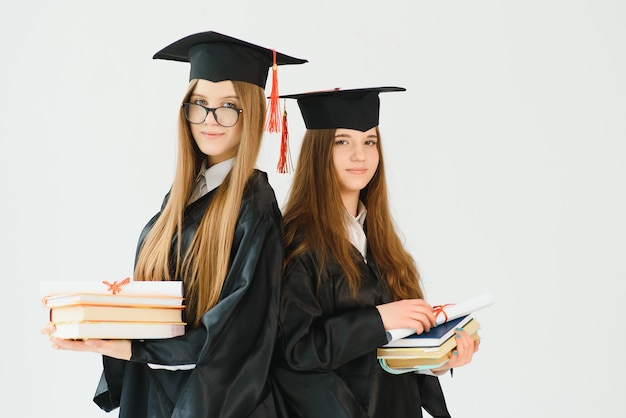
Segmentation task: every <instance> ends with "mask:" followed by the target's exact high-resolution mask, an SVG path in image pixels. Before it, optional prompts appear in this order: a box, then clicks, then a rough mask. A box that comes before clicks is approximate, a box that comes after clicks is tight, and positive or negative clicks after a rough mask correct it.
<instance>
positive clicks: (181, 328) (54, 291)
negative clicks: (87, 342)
mask: <svg viewBox="0 0 626 418" xmlns="http://www.w3.org/2000/svg"><path fill="white" fill-rule="evenodd" d="M182 292H183V291H182V282H177V281H171V282H166V281H140V282H139V281H137V282H136V281H132V280H130V278H126V279H124V280H121V281H113V282H109V281H102V282H78V281H76V282H72V281H47V282H41V283H40V295H41V298H42V299H41V300H42V304H43V306H44V308H47V309H48V310H49V317H50V322H52V323H53V324H55V327H56V330H55V331H54V333H53V334H52V335H53V336H57V337H61V338H107V339H116V338H123V339H127V338H130V339H147V338H171V337H176V336H179V335H183V334H184V333H185V323H184V322H183V321H182V314H183V309H184V305H183V301H184V298H183V293H182Z"/></svg>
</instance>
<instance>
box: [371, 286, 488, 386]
mask: <svg viewBox="0 0 626 418" xmlns="http://www.w3.org/2000/svg"><path fill="white" fill-rule="evenodd" d="M492 303H493V297H492V295H491V294H490V293H486V294H483V295H480V296H477V297H474V298H471V299H467V300H464V301H462V302H459V303H448V304H444V305H435V306H433V312H434V313H435V318H436V322H437V326H435V327H432V328H431V329H430V330H429V331H428V332H423V333H421V334H417V333H416V332H415V330H414V329H411V328H401V329H393V330H388V331H387V338H388V341H389V342H388V343H387V344H385V345H383V346H382V347H379V348H378V351H377V357H378V360H379V362H380V365H381V367H382V368H383V370H385V371H387V372H389V373H392V374H402V373H409V372H415V371H417V370H423V369H434V368H438V367H441V366H443V365H445V363H447V362H448V360H449V359H450V356H451V353H452V351H453V350H454V349H455V348H456V338H455V334H456V330H457V329H462V330H463V331H465V332H467V333H468V334H469V335H470V336H471V337H472V339H478V338H479V336H478V330H479V328H480V324H479V323H478V320H477V319H476V318H474V312H475V311H477V310H479V309H482V308H485V307H487V306H489V305H491V304H492Z"/></svg>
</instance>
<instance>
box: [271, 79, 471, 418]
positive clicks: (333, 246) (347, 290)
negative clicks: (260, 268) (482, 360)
mask: <svg viewBox="0 0 626 418" xmlns="http://www.w3.org/2000/svg"><path fill="white" fill-rule="evenodd" d="M402 90H404V89H403V88H397V87H381V88H368V89H355V90H338V91H322V92H315V93H308V94H300V95H289V96H282V97H287V98H295V99H297V100H298V105H299V107H300V110H301V112H302V116H303V118H304V121H305V125H306V127H307V131H306V133H305V135H304V138H303V142H302V148H301V151H300V156H299V159H298V165H297V167H296V172H295V177H294V181H293V184H292V186H291V190H290V194H289V197H288V200H287V204H286V207H285V209H284V211H283V219H284V225H285V234H284V235H285V246H286V254H285V257H286V259H285V277H284V282H283V292H282V296H281V312H280V329H281V343H280V344H279V346H278V349H277V353H276V362H275V367H274V368H273V374H274V378H275V380H276V384H277V387H278V388H279V390H278V391H277V393H280V395H279V396H278V397H279V398H280V400H281V401H280V405H281V412H282V414H283V415H284V416H285V417H289V418H295V417H322V416H328V417H331V416H332V417H333V418H342V417H345V418H348V417H349V418H354V417H421V416H422V408H425V409H426V410H427V411H428V412H429V413H430V414H431V415H432V416H434V417H448V416H449V413H448V410H447V407H446V403H445V399H444V396H443V393H442V391H441V387H440V385H439V381H438V378H437V377H436V375H437V374H443V373H445V372H446V371H447V370H449V369H450V368H452V367H460V366H462V365H464V364H466V363H468V362H470V361H471V359H472V355H473V353H474V351H475V350H477V348H478V346H477V345H475V344H474V342H473V341H472V339H471V337H470V336H469V335H467V333H465V332H459V338H458V341H457V342H458V344H457V349H456V352H455V354H454V355H453V357H452V358H451V359H450V360H449V361H448V363H447V364H446V365H445V367H442V368H440V369H438V370H434V371H432V372H423V373H421V374H415V373H408V374H401V375H393V374H390V373H388V372H386V371H384V370H383V369H382V368H381V367H380V365H379V364H378V360H377V357H376V350H377V348H378V347H380V346H382V345H384V344H386V343H387V342H388V340H387V333H386V330H389V329H394V328H409V327H410V328H413V329H415V330H416V332H417V333H422V332H424V331H426V330H428V329H430V327H431V326H434V325H435V316H434V314H433V310H432V307H431V306H430V305H429V304H428V303H426V302H425V301H424V293H423V291H422V288H421V285H420V276H419V272H418V269H417V267H416V264H415V262H414V260H413V258H412V257H411V255H410V254H409V253H408V252H407V251H406V250H405V248H404V246H403V244H402V242H401V240H400V238H399V237H398V234H397V232H396V228H395V225H394V223H393V221H392V217H391V215H390V210H389V203H388V200H387V186H386V179H385V165H384V161H383V153H382V146H381V136H380V131H379V129H378V116H379V96H378V95H379V93H381V92H388V91H402ZM366 216H367V219H366Z"/></svg>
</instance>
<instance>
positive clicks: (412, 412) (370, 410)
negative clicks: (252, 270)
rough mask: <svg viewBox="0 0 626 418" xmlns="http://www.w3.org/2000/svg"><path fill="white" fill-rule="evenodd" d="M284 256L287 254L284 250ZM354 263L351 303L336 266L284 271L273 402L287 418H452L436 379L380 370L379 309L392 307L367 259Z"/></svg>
mask: <svg viewBox="0 0 626 418" xmlns="http://www.w3.org/2000/svg"><path fill="white" fill-rule="evenodd" d="M288 251H289V250H288ZM354 253H355V257H358V258H359V259H360V260H361V262H360V263H359V268H360V270H361V275H362V283H361V286H360V288H359V289H358V294H357V297H356V299H355V298H353V297H352V296H351V293H350V289H349V288H348V284H347V281H346V279H345V276H344V274H343V272H342V270H341V269H340V268H339V266H338V264H337V263H336V262H332V261H331V263H330V265H329V266H328V268H327V269H326V270H325V271H323V272H322V277H321V284H320V286H319V288H318V285H317V273H316V271H317V270H316V265H317V262H316V259H315V257H314V256H313V255H311V254H302V255H298V256H296V257H295V258H294V259H293V260H292V261H291V262H290V263H289V265H288V266H287V268H286V273H285V278H284V281H283V290H282V297H281V308H280V329H281V342H280V344H278V345H277V350H276V358H275V363H274V367H273V371H272V374H273V379H274V382H275V385H276V391H275V397H276V400H277V404H278V405H279V409H280V415H281V416H284V417H285V418H287V417H288V418H297V417H302V418H304V417H307V418H314V417H315V418H321V417H333V418H356V417H358V418H361V417H370V418H379V417H380V418H383V417H384V418H389V417H400V418H403V417H412V418H416V417H422V407H423V408H424V409H425V410H427V411H428V412H429V413H430V414H431V415H432V416H434V417H449V416H450V415H449V413H448V410H447V407H446V403H445V399H444V395H443V392H442V390H441V386H440V384H439V380H438V378H437V377H434V376H430V375H421V374H415V373H407V374H401V375H393V374H390V373H388V372H386V371H384V370H383V369H382V368H381V366H380V364H379V363H378V360H377V358H376V349H377V348H378V347H380V346H381V345H383V344H386V343H387V336H386V333H385V329H384V326H383V323H382V319H381V317H380V314H379V313H378V310H377V309H376V308H375V306H376V305H379V304H382V303H386V302H390V301H392V295H391V292H390V291H389V288H388V286H387V285H386V284H385V283H384V282H383V281H382V280H381V276H380V272H379V271H378V269H377V268H376V265H375V262H374V260H373V259H372V256H371V254H370V255H369V258H368V263H367V264H366V263H365V262H364V261H363V258H362V257H361V256H360V254H359V253H358V251H357V250H356V248H354Z"/></svg>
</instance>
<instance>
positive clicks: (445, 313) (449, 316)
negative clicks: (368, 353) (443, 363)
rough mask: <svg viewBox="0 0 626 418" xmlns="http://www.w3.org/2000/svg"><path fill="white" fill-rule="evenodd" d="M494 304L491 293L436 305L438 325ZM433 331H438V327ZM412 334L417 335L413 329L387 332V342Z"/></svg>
mask: <svg viewBox="0 0 626 418" xmlns="http://www.w3.org/2000/svg"><path fill="white" fill-rule="evenodd" d="M492 304H493V295H492V294H491V293H484V294H482V295H479V296H476V297H473V298H470V299H466V300H463V301H460V302H457V303H447V304H442V305H434V306H433V312H434V313H435V319H436V321H437V325H441V324H443V323H445V322H448V321H452V320H454V319H457V318H460V317H462V316H465V315H469V314H471V313H473V312H476V311H478V310H480V309H483V308H486V307H488V306H490V305H492ZM433 329H437V327H435V328H433ZM412 334H415V330H414V329H412V328H395V329H391V330H387V340H388V341H389V342H390V343H393V342H394V341H396V340H399V339H402V338H405V337H408V336H409V335H412ZM388 345H389V344H387V346H388Z"/></svg>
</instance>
